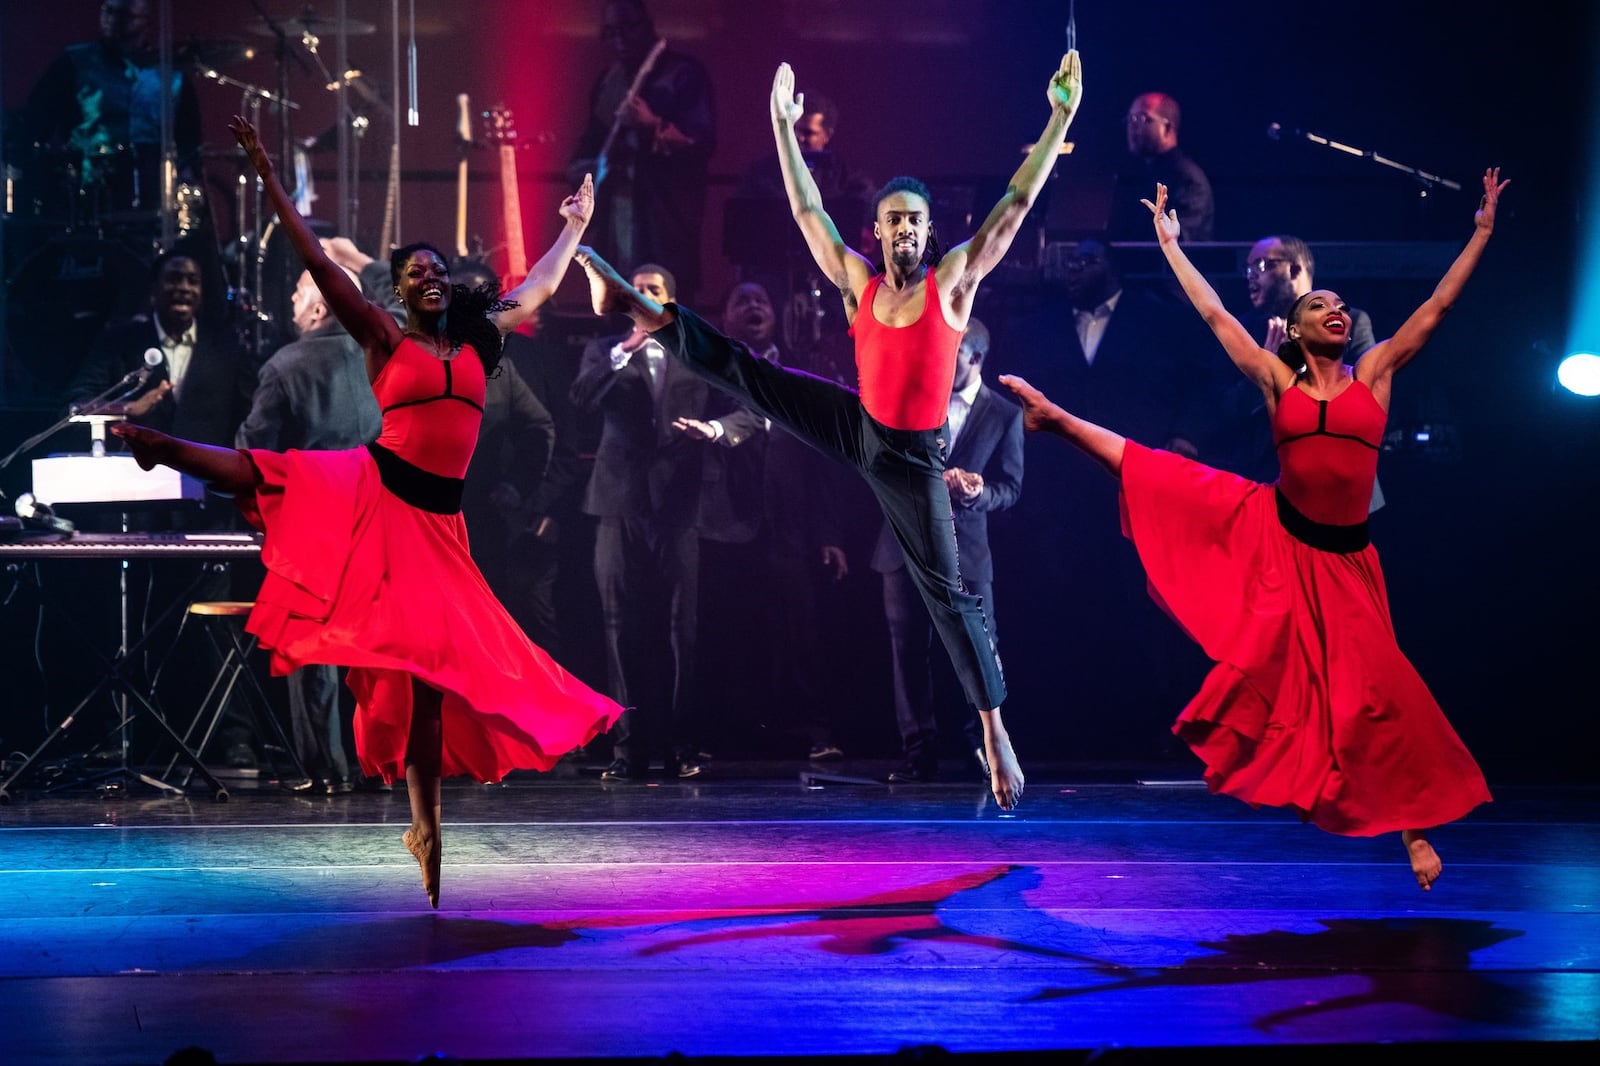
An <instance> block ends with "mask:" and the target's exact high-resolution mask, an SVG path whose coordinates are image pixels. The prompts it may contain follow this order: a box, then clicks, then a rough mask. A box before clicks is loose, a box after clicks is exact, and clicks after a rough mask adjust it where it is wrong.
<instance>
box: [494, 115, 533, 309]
mask: <svg viewBox="0 0 1600 1066" xmlns="http://www.w3.org/2000/svg"><path fill="white" fill-rule="evenodd" d="M484 119H485V122H486V128H485V131H484V140H485V141H487V142H488V143H489V144H490V145H493V146H494V147H496V148H498V149H499V150H500V210H501V215H502V217H503V219H504V222H505V229H506V268H505V271H504V272H503V273H502V274H501V288H503V289H514V288H516V287H517V285H519V284H521V282H522V279H523V278H525V277H527V276H528V250H527V248H526V247H525V246H524V245H523V240H522V200H521V198H520V195H519V193H518V191H517V127H516V122H515V120H514V119H513V118H512V116H511V109H510V108H507V107H504V106H500V107H494V108H491V109H490V110H489V111H487V112H485V114H484Z"/></svg>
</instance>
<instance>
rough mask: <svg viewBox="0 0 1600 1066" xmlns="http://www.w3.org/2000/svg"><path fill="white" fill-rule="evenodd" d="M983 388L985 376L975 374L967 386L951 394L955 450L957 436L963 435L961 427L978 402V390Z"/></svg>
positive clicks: (951, 429) (952, 442) (951, 447)
mask: <svg viewBox="0 0 1600 1066" xmlns="http://www.w3.org/2000/svg"><path fill="white" fill-rule="evenodd" d="M981 388H983V378H981V377H979V376H977V375H976V374H975V375H973V378H972V380H971V381H970V382H968V383H967V387H966V388H964V389H961V390H960V391H959V392H952V393H951V394H950V449H951V450H952V451H954V450H955V446H956V438H957V437H959V436H961V427H962V426H965V425H966V424H967V416H968V415H969V414H971V413H972V405H973V404H974V403H975V402H977V399H978V390H979V389H981Z"/></svg>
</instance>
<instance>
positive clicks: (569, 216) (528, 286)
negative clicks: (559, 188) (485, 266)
mask: <svg viewBox="0 0 1600 1066" xmlns="http://www.w3.org/2000/svg"><path fill="white" fill-rule="evenodd" d="M593 216H594V177H593V175H590V174H585V175H584V176H583V184H582V185H579V186H578V191H577V192H575V193H573V194H572V195H571V196H569V197H567V198H566V199H565V200H563V201H561V233H560V235H559V236H557V237H556V242H555V243H554V244H552V245H551V246H550V250H549V251H547V252H545V253H544V255H542V256H540V257H539V261H538V262H537V263H535V264H533V269H532V270H530V271H528V276H527V277H526V278H523V279H522V282H521V284H519V285H518V286H517V287H516V288H514V289H512V290H511V291H510V292H508V293H506V294H505V296H504V297H502V299H504V300H505V301H506V302H507V303H513V304H515V305H516V306H515V307H510V308H507V309H506V310H504V311H501V312H499V313H498V314H496V315H493V316H492V317H493V318H494V323H495V325H496V326H498V327H499V329H500V332H501V333H510V332H511V331H512V330H514V329H516V328H517V327H518V326H520V325H522V324H523V323H524V322H526V321H528V319H530V318H532V317H533V315H534V313H535V312H536V311H538V310H539V305H540V304H542V303H544V302H545V301H546V300H548V299H550V297H551V296H553V295H555V291H556V289H557V288H559V287H560V285H561V279H562V278H563V277H565V276H566V273H567V264H568V263H570V262H572V254H573V253H574V252H576V251H577V250H578V242H579V241H581V240H583V231H584V230H586V229H588V228H589V219H590V218H592V217H593Z"/></svg>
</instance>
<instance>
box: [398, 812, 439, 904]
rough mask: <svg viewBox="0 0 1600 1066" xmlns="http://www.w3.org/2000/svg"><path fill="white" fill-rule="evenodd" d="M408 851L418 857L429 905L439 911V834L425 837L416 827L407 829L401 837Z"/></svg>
mask: <svg viewBox="0 0 1600 1066" xmlns="http://www.w3.org/2000/svg"><path fill="white" fill-rule="evenodd" d="M400 839H401V841H402V842H403V843H404V844H405V846H406V850H407V851H409V852H410V853H411V854H412V855H413V856H415V857H416V860H417V865H418V866H420V867H421V868H422V890H423V891H424V892H426V893H427V894H428V903H429V905H430V906H432V907H433V909H434V910H438V909H439V863H440V856H441V850H442V849H441V848H440V845H439V834H438V833H437V832H435V833H432V834H430V835H427V836H424V835H423V834H422V832H420V831H419V830H418V828H417V827H416V826H412V827H411V828H410V829H407V830H406V831H405V833H403V834H402V835H401V837H400Z"/></svg>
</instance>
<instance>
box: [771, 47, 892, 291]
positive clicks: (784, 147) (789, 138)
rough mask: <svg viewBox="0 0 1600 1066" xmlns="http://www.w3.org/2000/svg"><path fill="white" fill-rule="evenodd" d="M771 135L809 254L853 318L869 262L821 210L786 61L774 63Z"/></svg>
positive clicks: (800, 99)
mask: <svg viewBox="0 0 1600 1066" xmlns="http://www.w3.org/2000/svg"><path fill="white" fill-rule="evenodd" d="M771 103H772V136H773V139H774V140H775V141H777V145H778V166H779V167H780V168H782V170H783V189H784V192H786V193H788V195H789V210H790V211H791V212H793V213H794V220H795V222H796V223H797V224H798V225H799V226H800V233H801V235H802V236H803V237H804V238H805V242H806V247H807V248H809V249H810V250H811V258H812V259H814V260H816V262H817V266H818V268H820V269H821V270H822V272H823V274H825V275H826V276H827V278H828V280H829V281H830V282H832V283H833V285H834V286H835V287H836V288H837V289H838V290H839V291H840V293H842V294H843V295H844V299H845V308H846V311H847V312H848V314H849V315H850V316H851V317H852V318H854V316H855V308H856V298H857V297H858V296H860V295H861V290H862V289H864V288H865V287H866V284H867V282H868V281H869V280H871V278H872V264H871V263H870V262H868V261H867V259H866V257H864V256H863V255H861V253H859V252H857V251H855V250H854V249H852V248H851V247H850V246H849V245H847V244H845V243H844V239H843V238H842V237H840V236H839V230H838V227H836V226H835V225H834V224H833V219H831V218H829V217H828V213H827V212H826V211H824V210H823V209H822V194H821V193H820V192H818V191H817V183H816V180H815V179H813V178H812V177H811V171H810V169H809V168H807V166H806V161H805V157H804V156H803V155H801V153H800V142H799V140H797V139H796V138H795V135H794V124H795V123H796V122H799V121H800V118H801V115H802V114H803V113H804V105H805V94H804V93H802V94H801V95H800V96H798V97H796V96H795V94H794V71H793V70H791V69H789V64H787V63H780V64H778V72H777V73H776V74H774V75H773V76H772V101H771Z"/></svg>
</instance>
